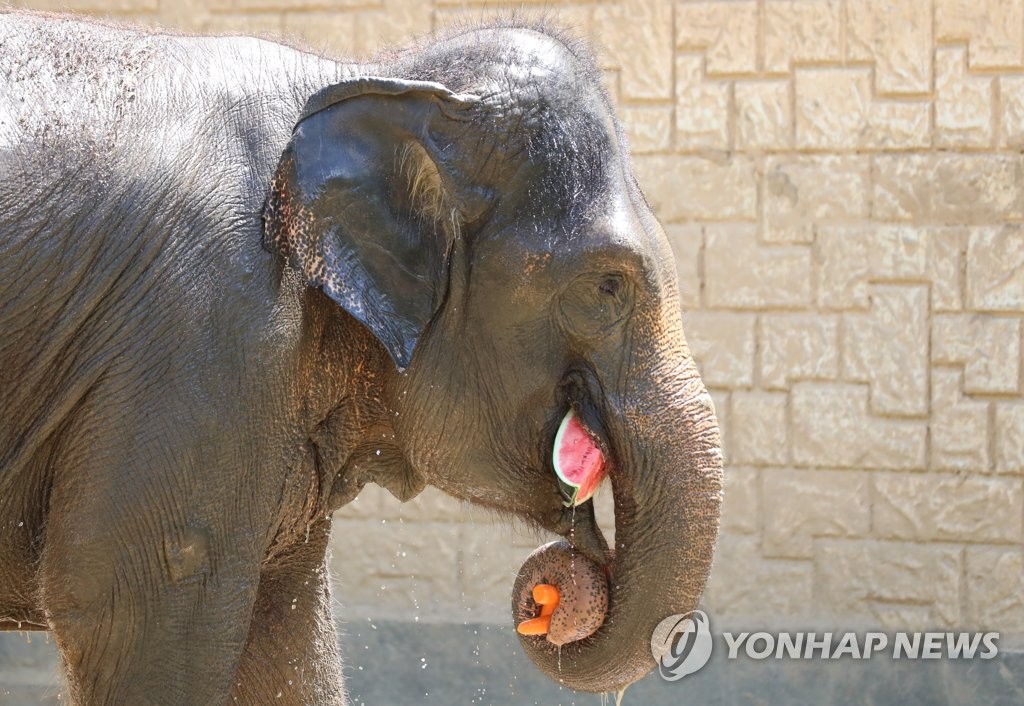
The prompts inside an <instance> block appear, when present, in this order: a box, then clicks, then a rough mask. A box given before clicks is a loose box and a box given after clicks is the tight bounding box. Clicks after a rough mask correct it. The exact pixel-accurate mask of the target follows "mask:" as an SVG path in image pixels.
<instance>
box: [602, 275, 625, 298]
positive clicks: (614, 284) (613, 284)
mask: <svg viewBox="0 0 1024 706" xmlns="http://www.w3.org/2000/svg"><path fill="white" fill-rule="evenodd" d="M597 288H598V290H600V292H601V294H605V295H608V296H611V297H614V296H615V295H616V294H618V293H619V290H620V289H621V288H622V278H621V277H619V276H618V275H609V276H607V277H605V278H604V279H603V280H601V284H599V285H598V286H597Z"/></svg>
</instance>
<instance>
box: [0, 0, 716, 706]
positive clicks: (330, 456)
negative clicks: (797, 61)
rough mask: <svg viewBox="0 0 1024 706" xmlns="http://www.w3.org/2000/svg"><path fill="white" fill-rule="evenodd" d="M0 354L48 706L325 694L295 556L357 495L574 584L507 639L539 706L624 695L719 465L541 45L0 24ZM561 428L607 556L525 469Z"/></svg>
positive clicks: (577, 500) (708, 530)
mask: <svg viewBox="0 0 1024 706" xmlns="http://www.w3.org/2000/svg"><path fill="white" fill-rule="evenodd" d="M0 331H2V332H3V336H2V339H0V454H2V456H0V629H16V630H49V631H51V632H52V634H53V636H54V639H55V642H56V645H57V648H58V649H59V652H60V656H61V663H62V667H63V669H64V671H65V673H66V679H67V690H68V697H69V698H70V701H71V702H72V703H75V704H146V703H160V704H165V703H166V704H172V703H201V704H213V703H227V702H229V701H232V700H235V701H237V702H240V703H252V704H264V703H271V702H275V701H276V702H280V703H293V704H298V703H305V704H343V703H345V700H346V693H345V687H344V684H343V678H342V672H341V661H340V656H339V650H338V645H337V642H338V639H337V637H336V630H335V625H334V622H333V620H332V614H331V593H330V583H329V576H328V571H327V565H326V558H325V555H326V551H327V545H328V538H329V532H330V527H331V516H332V513H333V512H334V511H335V510H337V509H338V508H340V507H342V506H343V505H345V504H346V503H348V502H350V501H351V500H353V499H354V498H355V497H356V496H357V495H358V494H359V492H360V491H361V489H362V488H363V487H364V486H366V485H367V484H369V483H373V484H377V485H379V486H382V487H383V488H385V489H387V490H388V491H390V493H392V494H393V495H395V496H396V497H397V498H398V499H400V500H403V501H405V500H408V499H410V498H413V497H414V496H416V495H417V493H418V492H420V491H421V490H422V489H423V488H424V487H425V486H426V485H428V484H430V485H433V486H435V487H437V488H439V489H440V490H442V491H444V492H445V493H447V494H449V495H451V496H454V497H455V498H457V499H460V500H463V501H468V502H470V503H475V504H477V505H480V506H483V507H485V508H490V509H493V510H494V511H496V512H497V513H500V514H502V515H505V516H515V517H518V518H521V519H523V520H525V521H526V522H527V523H529V524H530V525H532V526H535V527H537V528H541V529H543V530H545V531H549V532H552V533H554V534H557V535H560V536H562V537H564V538H565V543H564V546H563V547H562V549H561V550H560V551H561V553H560V554H558V553H557V552H556V554H558V556H560V557H562V558H563V559H564V557H565V556H570V557H572V560H575V558H576V557H578V558H579V560H580V561H585V562H589V564H587V566H589V567H590V568H591V569H593V568H595V567H596V571H591V573H590V574H589V575H590V576H592V579H591V580H592V581H594V582H595V583H594V584H593V591H594V593H595V595H597V594H600V596H602V597H603V598H602V600H603V601H604V602H603V603H601V606H602V607H601V608H600V609H599V610H598V611H597V612H598V613H599V615H598V616H597V618H598V619H597V620H595V621H593V624H591V625H590V626H589V627H587V628H586V629H585V630H583V631H581V632H580V633H579V634H574V635H569V634H567V633H564V632H563V633H560V635H562V636H561V637H560V638H559V640H558V643H557V644H556V641H555V640H554V639H548V637H547V636H545V635H543V634H538V635H523V636H522V637H521V642H522V646H523V649H524V650H525V651H526V653H527V654H528V656H529V657H530V658H531V659H532V660H533V661H534V663H535V664H536V665H537V666H538V667H539V668H540V669H541V670H542V671H544V672H545V673H547V674H548V675H550V676H552V677H553V678H555V679H557V680H558V681H559V682H560V683H562V684H564V685H566V686H568V687H572V688H573V689H579V690H582V691H589V692H604V691H612V690H619V689H622V688H624V687H625V686H626V685H628V684H630V683H632V682H633V681H635V680H637V679H639V678H640V677H642V676H643V675H645V674H646V673H648V672H649V671H650V670H651V669H652V668H653V666H654V664H655V662H654V659H653V657H652V654H651V645H650V639H651V633H652V630H653V629H654V627H655V626H656V625H657V624H658V622H659V621H661V620H662V619H663V618H664V617H665V616H668V615H672V614H684V613H687V612H688V611H691V610H693V609H695V607H696V606H697V604H698V601H699V600H700V598H701V595H702V593H703V591H704V586H705V583H706V580H707V578H708V575H709V572H710V570H711V563H712V558H713V555H714V549H715V544H716V541H717V534H718V524H719V513H720V504H721V495H722V455H721V451H720V439H719V428H718V424H717V421H716V417H715V411H714V406H713V404H712V402H711V399H710V397H709V394H708V392H707V390H706V388H705V385H704V383H703V382H702V379H701V377H700V375H699V373H698V370H697V367H696V364H695V362H694V360H693V356H692V355H691V353H690V350H689V348H688V346H687V343H686V339H685V336H684V332H683V326H682V314H681V311H680V298H679V293H678V283H677V274H676V271H675V265H674V259H673V256H672V252H671V249H670V245H669V242H668V240H667V237H666V235H665V231H664V230H663V228H662V227H661V226H660V225H659V223H658V221H657V220H656V218H655V215H654V213H653V210H652V208H651V206H650V205H649V204H648V203H647V201H646V200H645V198H644V196H643V195H642V193H641V190H640V187H639V185H638V183H637V180H636V177H635V176H634V173H633V170H632V167H631V162H630V155H629V147H628V143H627V138H626V135H625V133H624V130H623V128H622V127H621V125H620V123H619V122H618V120H617V118H616V116H615V111H614V109H613V106H612V102H611V100H610V99H609V97H608V95H607V93H606V91H605V89H604V88H603V87H602V75H601V73H600V71H599V70H598V68H597V64H596V63H595V60H594V59H593V56H592V53H591V51H590V50H589V49H588V48H587V47H586V45H585V43H583V42H581V41H580V40H577V39H575V38H573V37H572V36H570V35H569V34H568V33H567V32H566V31H564V30H561V29H558V28H555V27H551V26H549V25H548V24H545V23H531V22H529V21H525V20H517V19H507V20H496V21H492V22H489V23H482V24H479V25H475V26H470V27H462V28H458V29H452V30H449V31H447V32H442V33H438V34H437V35H435V36H432V37H430V38H427V39H423V40H420V41H419V42H418V43H413V44H411V45H410V46H408V47H405V48H402V49H397V50H392V51H388V52H385V53H382V54H381V55H379V56H378V57H376V58H374V59H371V60H368V61H365V62H361V63H356V62H349V61H341V60H334V59H330V58H326V57H324V56H321V55H319V54H316V53H312V52H309V51H306V50H304V49H303V48H301V47H293V46H289V45H285V44H282V43H276V42H273V41H270V40H266V39H255V38H250V37H200V36H184V35H176V34H171V33H162V32H160V31H155V30H148V31H147V30H140V29H135V28H131V27H128V26H122V25H116V24H107V23H102V22H99V21H92V20H82V19H76V18H73V17H68V16H55V15H45V14H33V13H27V12H19V11H12V10H7V11H3V12H2V14H0ZM570 419H572V420H575V421H574V422H573V423H574V424H575V426H574V427H573V428H574V429H575V430H576V434H577V437H578V439H579V440H580V443H582V444H583V447H584V450H585V451H586V452H587V453H588V454H589V455H590V458H591V459H597V460H598V461H599V463H598V465H595V466H593V468H594V469H596V470H594V471H593V473H598V472H599V473H600V474H602V475H603V476H606V477H607V482H608V483H610V486H611V493H612V495H613V497H614V504H615V525H616V535H615V536H616V541H615V546H614V547H609V546H608V545H607V543H606V542H605V540H604V535H603V533H602V531H601V528H600V527H599V526H598V525H597V523H596V520H595V515H594V509H593V501H592V500H589V499H586V498H585V497H584V495H586V493H582V494H579V493H577V492H575V491H572V492H567V484H566V483H565V482H563V481H562V480H560V478H559V473H562V471H561V470H559V469H556V468H555V467H554V466H555V460H554V458H553V457H554V456H556V455H557V452H558V451H559V448H558V444H556V442H555V438H556V436H559V435H560V434H561V431H560V429H562V427H564V426H565V424H566V422H567V420H570ZM559 438H561V437H559ZM559 443H561V442H559ZM556 471H558V473H556ZM591 479H592V480H594V482H595V483H596V481H597V480H600V477H598V476H591ZM577 490H578V489H577ZM570 491H571V489H570ZM567 552H568V554H567ZM549 554H550V553H548V554H544V553H542V556H548V555H549ZM538 561H540V560H538ZM570 563H571V562H570ZM544 569H545V565H544V564H543V563H542V564H540V565H536V563H535V564H532V565H531V567H530V572H531V576H533V575H535V576H537V577H539V579H540V578H544V575H545V570H544ZM524 570H525V569H524ZM548 573H550V572H548ZM552 575H554V574H552ZM593 577H596V578H593ZM602 577H603V580H604V581H605V582H606V583H604V584H602ZM539 579H538V580H539ZM521 583H522V582H521ZM529 583H530V582H528V581H527V582H525V583H523V585H522V586H518V587H517V588H516V590H517V591H518V593H519V595H516V596H513V604H514V605H518V606H519V610H520V611H522V610H532V609H533V608H535V607H536V606H534V605H533V604H532V603H531V602H530V601H531V600H532V599H529V598H528V597H526V596H525V594H524V592H525V591H527V590H530V588H531V586H530V585H528V584H529ZM556 588H557V587H556ZM574 600H576V599H574V598H572V597H571V596H567V598H566V603H565V605H564V606H563V608H562V613H561V615H562V619H563V621H564V620H566V619H567V620H568V621H569V622H572V620H573V617H574V614H573V611H574V610H576V608H574V607H573V606H574V604H573V601H574ZM595 605H596V604H595ZM524 606H525V608H524ZM521 617H522V616H517V617H516V620H519V619H521ZM510 629H511V628H510ZM552 630H554V627H553V628H552Z"/></svg>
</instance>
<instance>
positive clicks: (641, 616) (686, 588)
mask: <svg viewBox="0 0 1024 706" xmlns="http://www.w3.org/2000/svg"><path fill="white" fill-rule="evenodd" d="M662 340H664V339H662ZM670 340H671V339H670ZM675 340H676V341H677V342H679V343H680V345H681V349H677V350H676V351H675V353H676V355H675V356H671V357H670V358H669V360H670V361H671V360H672V359H673V358H674V360H675V361H677V363H676V364H675V365H671V364H669V365H666V364H665V361H666V357H665V356H664V350H662V355H660V356H658V355H656V354H651V353H648V354H638V356H636V357H634V364H639V365H641V366H644V367H646V369H645V370H637V369H635V368H634V370H633V371H632V372H633V373H635V374H633V375H630V379H632V380H637V381H642V382H637V383H636V384H637V385H639V386H642V388H643V389H637V388H636V387H634V388H633V389H627V390H626V391H625V394H624V395H623V402H622V414H621V415H620V416H619V419H618V420H617V421H615V420H609V422H610V423H609V424H608V425H607V426H608V427H609V428H608V430H607V431H608V433H609V436H610V437H611V438H610V439H609V441H610V442H611V443H610V446H611V448H612V451H613V458H612V459H611V464H610V469H609V476H610V478H611V483H612V488H613V494H614V499H615V524H616V547H615V551H614V555H613V558H612V560H611V563H610V565H609V567H608V576H609V588H608V595H607V604H608V607H607V613H606V615H605V619H604V622H603V625H601V626H600V627H599V628H598V629H596V631H595V632H593V634H591V635H590V636H589V637H586V638H584V639H582V640H578V641H575V642H569V643H567V644H565V645H563V646H561V647H560V648H559V647H556V646H555V645H554V644H553V643H552V642H551V641H550V640H548V639H546V638H545V637H543V636H523V635H521V636H520V639H521V642H522V644H523V649H524V650H525V651H526V653H527V654H528V655H529V657H530V658H531V659H532V660H533V662H534V663H535V664H536V665H537V666H538V667H539V668H540V669H541V670H543V671H544V672H546V673H547V674H548V675H550V676H551V677H552V678H553V679H555V680H556V681H558V682H559V683H561V684H564V685H566V686H569V687H571V688H573V689H578V690H581V691H590V692H605V691H616V690H619V689H622V688H624V687H625V686H627V685H629V684H631V683H632V682H634V681H636V680H638V679H640V678H641V677H643V676H644V675H646V674H647V673H648V672H649V671H650V670H651V669H652V668H653V667H654V666H655V661H654V658H653V657H652V654H651V636H652V634H653V632H654V630H655V627H656V626H657V625H658V623H659V622H661V621H662V620H663V619H664V618H667V617H668V616H671V615H676V614H685V613H688V612H690V611H692V610H694V609H695V608H696V607H697V603H698V600H699V599H700V597H701V594H702V593H703V591H704V585H705V583H706V581H707V578H708V574H709V572H710V569H711V561H712V557H713V554H714V549H715V542H716V540H717V536H718V523H719V511H720V505H721V490H722V455H721V450H720V440H719V430H718V424H717V421H716V418H715V413H714V408H713V406H712V404H711V399H710V397H709V396H708V393H707V390H706V389H705V387H704V384H703V382H702V381H701V379H700V376H699V375H698V373H697V371H696V367H695V365H694V363H693V360H692V358H691V357H690V354H689V350H688V348H687V347H686V344H685V339H683V337H682V334H681V332H680V333H679V334H678V338H676V339H675ZM656 348H657V347H655V349H656ZM638 358H639V360H638ZM645 358H646V359H647V360H648V361H649V362H648V363H647V365H644V360H643V359H645ZM641 373H642V374H641ZM616 406H617V405H616ZM528 563H529V562H528ZM525 568H526V567H524V570H525ZM535 569H536V567H533V569H532V570H535ZM528 588H529V587H525V588H524V587H520V588H519V590H528ZM516 600H517V597H516V596H513V602H515V601H516Z"/></svg>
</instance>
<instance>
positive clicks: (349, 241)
mask: <svg viewBox="0 0 1024 706" xmlns="http://www.w3.org/2000/svg"><path fill="white" fill-rule="evenodd" d="M477 103H478V100H477V99H476V97H474V96H470V95H460V94H455V93H452V92H451V91H449V90H448V89H447V88H445V87H444V86H442V85H441V84H438V83H431V82H426V81H404V80H398V79H390V78H375V77H363V78H356V79H351V80H348V81H343V82H342V83H339V84H336V85H333V86H330V87H328V88H326V89H324V90H322V91H320V92H319V93H317V94H316V95H314V96H313V97H312V98H310V99H309V101H308V103H307V104H306V107H305V109H304V110H303V113H302V115H301V117H300V118H299V121H298V123H297V124H296V126H295V129H294V131H293V133H292V138H291V141H290V142H289V143H288V146H287V148H286V149H285V151H284V153H283V155H282V156H281V161H280V163H279V164H278V168H277V173H276V175H275V177H274V180H273V183H272V185H271V193H270V195H269V197H268V199H267V204H266V207H265V209H264V228H265V231H264V238H265V244H266V245H267V246H268V247H269V248H271V249H277V250H278V251H280V252H282V253H283V254H285V256H286V257H288V258H289V259H290V261H291V263H292V265H293V266H295V267H297V268H298V269H299V270H301V271H302V272H303V273H304V274H305V277H306V281H307V283H308V284H309V285H310V286H312V287H319V288H321V289H322V290H323V291H324V293H325V294H327V296H329V297H330V298H331V299H333V300H334V301H335V302H337V303H338V304H340V305H341V306H342V308H344V309H345V311H347V312H348V313H349V314H351V315H352V316H353V317H354V318H356V319H357V320H358V321H360V322H362V323H363V324H364V325H365V326H366V327H367V328H368V329H369V330H370V331H371V332H372V333H373V334H374V336H376V337H377V339H378V340H379V341H380V342H381V343H382V344H383V345H384V347H385V348H386V349H387V350H388V352H389V353H390V354H391V357H392V359H393V360H394V362H395V365H396V366H397V367H398V369H399V370H404V369H405V368H406V367H408V365H409V361H410V360H411V358H412V354H413V350H414V349H415V347H416V343H417V342H418V340H419V338H420V336H421V335H422V334H423V331H424V330H425V329H426V327H427V325H428V324H429V323H430V320H431V319H432V317H433V316H434V314H435V313H436V312H437V310H438V308H439V306H440V305H441V302H442V300H443V299H444V296H445V294H446V291H447V281H448V279H447V269H448V255H449V252H450V249H451V246H452V244H453V242H454V239H455V238H457V237H458V235H459V232H460V229H461V228H462V227H463V226H465V225H466V224H468V223H471V222H472V221H474V220H476V219H477V218H479V216H480V215H481V214H482V213H483V212H484V210H485V209H486V207H487V204H488V202H489V192H488V191H487V189H485V188H483V187H482V186H480V185H479V184H475V183H473V181H472V176H473V175H472V172H473V171H475V167H474V166H473V163H472V160H471V159H470V158H468V157H467V154H466V145H465V141H464V137H465V135H466V133H467V131H468V130H469V129H470V121H471V120H472V118H473V116H474V114H475V110H474V109H475V107H476V106H477Z"/></svg>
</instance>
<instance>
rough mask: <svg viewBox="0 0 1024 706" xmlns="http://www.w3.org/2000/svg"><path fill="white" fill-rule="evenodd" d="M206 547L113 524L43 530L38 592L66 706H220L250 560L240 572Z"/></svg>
mask: <svg viewBox="0 0 1024 706" xmlns="http://www.w3.org/2000/svg"><path fill="white" fill-rule="evenodd" d="M157 524H158V523H157ZM212 543H213V539H212V538H211V537H210V534H209V533H208V532H207V531H206V530H204V529H202V528H198V527H188V526H186V527H184V528H181V527H177V528H175V527H171V528H167V527H165V528H163V529H162V530H155V529H154V530H149V529H146V528H145V527H142V526H139V525H128V526H126V525H124V524H123V523H119V521H118V518H117V517H116V515H112V518H111V522H110V523H109V524H104V523H99V522H90V521H86V520H82V519H77V518H76V516H74V515H63V516H61V517H60V518H59V520H56V519H55V521H53V522H51V524H50V526H49V527H48V530H47V546H46V548H45V550H44V553H43V563H42V567H41V572H40V574H41V579H42V580H41V587H42V594H43V598H44V602H45V606H46V614H47V619H48V622H49V626H50V629H51V630H52V631H53V633H54V636H55V639H56V643H57V646H58V648H59V650H60V653H61V659H62V661H63V663H64V667H65V671H66V676H67V681H68V688H69V692H70V694H69V695H70V697H71V698H70V701H71V703H73V704H76V705H80V706H85V705H86V704H88V706H95V705H101V704H103V705H106V704H109V705H114V704H140V705H143V704H186V703H188V704H226V703H227V702H228V699H229V696H230V693H231V685H232V678H233V677H234V674H235V671H236V669H237V666H238V663H239V660H240V656H241V653H242V648H243V646H244V643H245V637H246V634H247V631H248V628H249V620H250V617H251V614H252V606H253V603H254V602H255V597H256V588H257V585H258V575H257V571H256V567H257V566H258V559H256V558H253V559H251V560H250V561H249V562H248V567H247V566H246V565H245V563H243V562H240V561H238V560H237V559H236V558H234V557H231V556H230V555H228V554H227V553H217V552H216V551H215V549H214V547H212V546H211V545H212Z"/></svg>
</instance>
